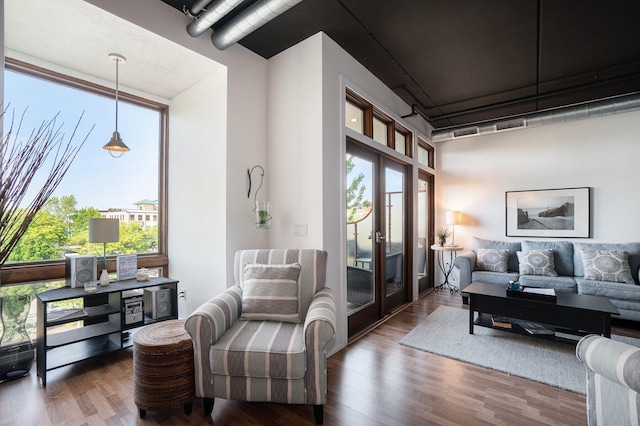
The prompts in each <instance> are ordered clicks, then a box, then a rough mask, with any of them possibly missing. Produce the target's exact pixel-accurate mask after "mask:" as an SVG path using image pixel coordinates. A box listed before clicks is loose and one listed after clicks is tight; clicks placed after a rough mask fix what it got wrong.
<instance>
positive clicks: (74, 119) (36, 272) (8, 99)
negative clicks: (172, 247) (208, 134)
mask: <svg viewBox="0 0 640 426" xmlns="http://www.w3.org/2000/svg"><path fill="white" fill-rule="evenodd" d="M5 66H6V68H5V72H4V99H3V102H4V105H10V109H9V110H8V111H7V112H6V113H5V119H4V132H6V131H8V130H9V126H10V123H11V117H12V114H13V115H14V132H15V130H16V129H17V127H18V125H21V130H20V139H22V140H24V139H26V138H28V136H29V134H30V133H31V129H33V128H34V127H39V126H40V124H41V123H42V122H43V121H47V120H49V119H51V118H52V117H53V116H55V115H56V114H58V117H57V119H56V128H57V127H58V126H61V132H62V133H64V134H65V138H64V141H65V142H66V141H67V140H68V139H69V135H71V134H72V133H73V131H74V127H75V126H76V123H78V120H79V118H80V116H81V114H84V115H83V117H82V119H81V121H80V124H79V126H78V129H77V131H76V134H75V136H74V140H73V142H74V144H79V143H81V142H82V140H83V139H84V138H85V136H86V135H87V134H88V133H89V132H91V133H90V134H89V136H88V137H87V139H86V141H85V143H84V145H83V147H82V149H81V150H80V152H79V153H78V155H77V156H76V158H75V160H74V162H73V164H72V165H71V167H70V168H69V170H68V172H67V174H66V175H65V177H64V179H63V180H62V182H61V183H60V185H59V186H58V188H57V189H56V191H55V192H54V193H53V194H52V196H51V197H50V199H49V201H48V203H47V205H46V206H45V208H43V209H42V211H41V212H39V213H38V215H36V218H35V220H34V221H33V222H32V223H31V225H30V226H29V229H28V230H27V232H26V233H25V235H24V236H23V238H22V239H21V240H20V242H19V243H18V245H17V246H16V248H15V249H14V250H13V251H12V253H11V255H10V257H9V259H8V262H7V264H5V265H4V267H3V275H2V277H1V282H2V283H3V284H5V283H15V282H23V281H34V280H48V279H56V278H61V276H60V275H61V273H64V271H62V272H61V270H60V265H63V264H64V260H63V257H64V253H67V252H76V253H81V254H87V253H89V254H96V255H100V254H101V253H102V245H99V244H89V243H88V241H87V240H88V219H89V218H90V217H113V218H118V219H119V220H120V235H121V241H122V243H109V244H107V256H112V257H111V258H109V259H108V262H109V264H108V265H107V267H108V269H110V270H115V255H117V254H125V253H136V254H138V264H139V265H140V266H145V267H162V266H164V265H166V263H167V261H166V242H165V238H166V226H160V225H161V223H156V224H155V225H158V226H154V227H148V228H146V229H143V228H142V227H141V226H140V224H138V223H137V222H135V221H133V220H132V219H133V217H134V213H133V211H134V210H136V205H135V203H136V202H138V201H139V200H143V199H152V200H157V199H159V198H160V197H161V195H162V194H164V193H165V191H164V190H163V188H164V187H165V185H166V183H165V175H164V173H163V170H165V165H164V164H163V162H164V158H165V157H164V154H163V153H164V152H165V149H166V140H165V135H166V122H167V120H166V116H167V106H166V105H162V104H158V103H156V102H152V101H148V100H145V99H142V98H139V97H136V96H132V95H128V94H126V93H123V92H120V93H119V104H118V109H119V111H118V118H119V120H118V131H119V132H120V134H121V135H122V138H123V140H124V141H125V143H126V144H127V145H128V146H129V147H130V148H131V151H130V152H127V153H126V154H125V155H124V156H123V157H122V158H118V159H115V158H112V157H111V156H110V155H109V154H108V153H107V152H106V151H104V150H103V149H102V146H103V145H104V144H105V143H106V142H107V141H108V140H109V138H110V137H111V134H112V133H113V131H114V130H115V127H114V126H115V101H114V96H115V94H114V90H113V89H111V88H105V87H101V86H98V85H96V84H93V83H89V82H86V81H81V80H79V79H76V78H72V77H68V76H65V75H62V74H57V73H54V72H51V71H47V70H44V69H41V68H37V67H34V66H31V65H29V64H25V63H23V62H19V61H16V60H13V59H9V58H7V59H6V63H5ZM25 110H26V113H25ZM23 113H25V114H24V118H23V119H22V123H20V118H21V116H22V115H23ZM94 125H95V127H94V128H93V130H91V127H92V126H94ZM154 158H155V159H156V160H152V159H154ZM150 160H151V161H150ZM141 165H145V166H142V167H141ZM146 165H151V166H146ZM43 170H44V171H45V173H46V167H44V168H43ZM132 181H135V182H138V184H136V185H130V184H129V182H132ZM34 182H36V181H34ZM31 199H32V196H31V195H28V196H27V197H26V200H27V201H29V200H31ZM157 207H158V213H159V217H160V218H163V215H164V212H165V211H166V200H160V202H159V203H158V206H157ZM52 230H54V231H52ZM130 241H131V243H130ZM125 242H126V244H125ZM98 246H99V247H98Z"/></svg>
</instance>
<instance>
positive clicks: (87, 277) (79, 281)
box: [66, 254, 98, 288]
mask: <svg viewBox="0 0 640 426" xmlns="http://www.w3.org/2000/svg"><path fill="white" fill-rule="evenodd" d="M97 266H98V261H97V259H96V257H95V256H94V255H91V254H69V255H67V258H66V268H67V269H66V277H67V278H68V279H69V283H70V284H71V288H76V287H84V284H85V283H86V282H89V281H96V279H97V272H96V271H97Z"/></svg>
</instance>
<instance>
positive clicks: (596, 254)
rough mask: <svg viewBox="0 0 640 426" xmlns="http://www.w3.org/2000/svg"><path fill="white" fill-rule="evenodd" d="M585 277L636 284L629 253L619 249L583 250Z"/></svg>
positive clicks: (581, 252)
mask: <svg viewBox="0 0 640 426" xmlns="http://www.w3.org/2000/svg"><path fill="white" fill-rule="evenodd" d="M580 254H581V255H582V264H583V266H584V278H585V279H587V280H598V281H612V282H618V283H630V284H634V283H635V281H633V278H632V277H631V269H630V268H629V253H627V252H626V251H619V250H581V251H580Z"/></svg>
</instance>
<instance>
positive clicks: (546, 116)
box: [431, 92, 640, 142]
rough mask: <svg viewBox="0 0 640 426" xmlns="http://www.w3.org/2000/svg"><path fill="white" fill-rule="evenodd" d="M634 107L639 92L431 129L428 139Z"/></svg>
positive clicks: (639, 104) (638, 104)
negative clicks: (480, 121) (475, 122)
mask: <svg viewBox="0 0 640 426" xmlns="http://www.w3.org/2000/svg"><path fill="white" fill-rule="evenodd" d="M636 109H640V92H636V93H631V94H628V95H622V96H614V97H611V98H606V99H601V100H598V101H594V102H585V103H581V104H575V105H571V106H567V107H561V108H553V109H548V110H544V111H538V112H535V113H531V114H524V115H519V116H512V117H505V118H500V119H497V120H491V121H486V122H482V123H477V124H466V125H462V126H456V127H448V128H446V129H436V130H434V131H432V132H431V141H432V142H444V141H448V140H452V139H458V138H462V137H470V136H479V135H486V134H491V133H498V132H502V131H505V130H516V129H524V128H528V127H538V126H544V125H547V124H557V123H568V122H571V121H577V120H583V119H586V118H595V117H602V116H605V115H611V114H617V113H622V112H629V111H632V110H636Z"/></svg>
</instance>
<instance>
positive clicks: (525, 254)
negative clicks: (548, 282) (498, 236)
mask: <svg viewBox="0 0 640 426" xmlns="http://www.w3.org/2000/svg"><path fill="white" fill-rule="evenodd" d="M516 254H517V255H518V262H519V264H520V275H545V276H547V277H557V276H558V273H557V272H556V268H555V265H554V261H553V250H548V249H544V250H523V251H518V252H516Z"/></svg>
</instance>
